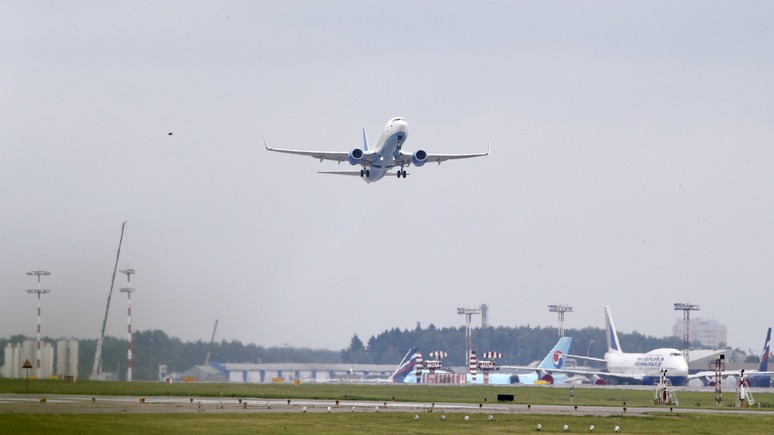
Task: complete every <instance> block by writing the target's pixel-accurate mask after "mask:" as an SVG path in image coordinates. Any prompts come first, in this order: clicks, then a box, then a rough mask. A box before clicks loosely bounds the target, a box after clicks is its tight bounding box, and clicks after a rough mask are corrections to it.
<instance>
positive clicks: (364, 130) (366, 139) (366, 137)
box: [363, 127, 368, 151]
mask: <svg viewBox="0 0 774 435" xmlns="http://www.w3.org/2000/svg"><path fill="white" fill-rule="evenodd" d="M363 151H368V136H366V129H365V127H363Z"/></svg>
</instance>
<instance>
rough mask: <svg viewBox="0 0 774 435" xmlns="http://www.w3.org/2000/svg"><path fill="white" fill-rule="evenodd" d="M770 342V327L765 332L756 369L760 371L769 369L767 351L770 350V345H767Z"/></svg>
mask: <svg viewBox="0 0 774 435" xmlns="http://www.w3.org/2000/svg"><path fill="white" fill-rule="evenodd" d="M770 342H771V328H769V332H767V333H766V342H765V343H763V352H761V365H760V366H759V367H758V371H760V372H767V371H769V351H770V350H771V347H770V346H769V343H770Z"/></svg>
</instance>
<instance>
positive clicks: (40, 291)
mask: <svg viewBox="0 0 774 435" xmlns="http://www.w3.org/2000/svg"><path fill="white" fill-rule="evenodd" d="M27 275H29V276H37V277H38V288H36V289H32V290H27V293H29V294H36V295H38V332H37V347H36V348H35V376H36V377H37V378H38V379H40V378H41V375H42V373H41V371H40V295H42V294H43V295H45V294H48V293H51V290H44V289H41V288H40V277H41V276H48V275H51V272H48V271H45V270H42V269H41V268H38V269H37V270H31V271H29V272H27Z"/></svg>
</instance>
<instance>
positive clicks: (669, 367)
mask: <svg viewBox="0 0 774 435" xmlns="http://www.w3.org/2000/svg"><path fill="white" fill-rule="evenodd" d="M605 362H606V363H607V371H608V372H610V373H619V374H625V375H642V383H643V384H647V385H650V384H652V383H653V381H654V380H658V378H659V376H660V374H661V372H663V371H664V370H666V371H667V377H669V378H670V379H671V380H672V383H673V384H675V385H682V384H683V383H685V381H686V379H687V377H688V363H686V362H685V358H683V354H682V353H681V352H680V351H679V350H677V349H668V348H662V349H654V350H651V351H650V352H648V353H622V352H607V353H606V354H605Z"/></svg>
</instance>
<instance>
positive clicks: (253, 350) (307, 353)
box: [0, 324, 682, 380]
mask: <svg viewBox="0 0 774 435" xmlns="http://www.w3.org/2000/svg"><path fill="white" fill-rule="evenodd" d="M565 335H567V336H569V337H572V338H573V342H572V347H571V349H570V353H571V354H575V355H582V356H592V357H597V358H602V357H603V355H604V353H605V350H606V347H607V345H606V342H605V330H604V329H599V328H583V329H568V330H566V334H565ZM618 336H619V339H620V341H621V347H622V348H623V349H624V350H625V351H627V352H640V351H648V350H650V349H653V348H658V347H674V348H678V349H679V348H682V340H681V339H679V338H677V337H665V338H655V337H650V336H644V335H642V334H640V333H637V332H632V333H630V334H626V333H621V332H619V333H618ZM25 339H29V338H27V337H24V336H22V335H16V336H12V337H10V338H7V339H0V346H2V347H3V348H5V346H6V345H7V344H8V343H13V344H15V343H20V342H22V341H23V340H25ZM557 339H558V337H557V331H556V328H540V327H537V328H530V327H529V326H522V327H496V328H495V327H489V328H475V329H473V348H474V350H476V351H478V352H479V353H481V352H486V351H496V352H500V353H502V354H503V358H502V359H500V360H498V361H497V362H498V364H518V365H524V364H528V363H530V362H532V361H535V360H539V359H542V358H543V357H545V355H546V354H547V353H548V351H549V349H551V347H553V345H554V344H555V343H556V341H557ZM45 341H46V342H54V341H55V340H54V339H50V338H45ZM96 347H97V340H96V339H88V340H80V343H79V370H78V372H79V375H80V377H81V378H82V379H87V378H88V377H89V375H90V374H91V369H92V365H93V363H94V352H95V351H96ZM411 347H419V348H420V349H421V350H422V352H424V353H425V354H426V353H428V352H431V351H435V350H441V351H444V352H447V353H448V358H447V359H446V360H445V363H446V364H447V365H451V366H463V365H465V364H464V363H465V362H464V359H465V358H464V353H465V328H464V327H454V328H436V327H435V326H434V325H432V324H431V325H430V326H429V327H427V328H420V327H417V328H415V329H413V330H409V329H404V330H401V329H398V328H393V329H390V330H386V331H384V332H382V333H380V334H378V335H376V336H372V337H371V338H369V339H368V341H367V342H365V343H364V342H363V341H362V340H361V339H360V338H359V337H358V336H357V335H354V336H353V337H352V339H351V340H350V345H349V347H348V348H346V349H343V350H340V351H335V350H322V349H308V348H292V347H263V346H257V345H255V344H242V343H240V342H239V341H225V340H224V341H221V342H217V343H213V345H212V346H211V345H210V343H209V342H203V341H201V340H199V341H195V342H183V341H181V340H180V339H179V338H175V337H169V336H168V335H167V334H166V333H164V332H163V331H160V330H151V331H137V332H135V333H134V335H133V336H132V351H133V356H134V364H133V366H134V367H133V378H134V379H135V380H156V379H158V370H159V369H158V368H159V365H161V364H166V365H167V368H168V372H169V373H172V372H184V371H186V370H188V369H190V368H191V367H193V366H195V365H200V364H204V360H205V358H206V356H207V353H208V352H210V353H211V356H210V362H214V361H218V362H229V363H270V362H294V363H351V364H357V363H360V364H365V363H373V364H395V365H397V364H398V362H399V361H400V360H401V358H403V356H404V355H405V353H406V352H407V351H408V349H409V348H411ZM102 348H103V351H102V354H103V356H102V359H103V364H102V367H103V371H104V372H113V373H118V374H119V378H120V379H124V378H125V377H126V363H127V351H126V348H127V341H126V339H119V338H115V337H105V340H104V342H103V346H102ZM4 358H5V355H4V353H3V352H0V364H4V362H5V361H4Z"/></svg>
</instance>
